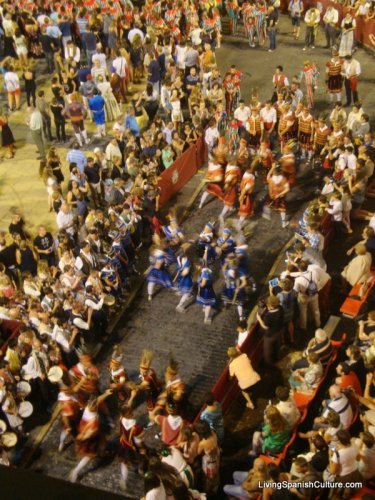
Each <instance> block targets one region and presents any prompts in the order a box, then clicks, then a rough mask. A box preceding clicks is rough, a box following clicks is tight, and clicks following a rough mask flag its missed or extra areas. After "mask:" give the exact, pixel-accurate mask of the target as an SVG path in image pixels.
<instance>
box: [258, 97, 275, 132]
mask: <svg viewBox="0 0 375 500" xmlns="http://www.w3.org/2000/svg"><path fill="white" fill-rule="evenodd" d="M259 116H260V119H261V120H262V123H263V136H267V137H269V136H270V135H271V134H272V132H273V130H274V128H275V125H276V122H277V112H276V109H275V108H274V107H273V106H272V103H271V101H266V105H265V106H264V107H263V108H262V109H261V110H260V113H259ZM267 137H263V140H265V139H267Z"/></svg>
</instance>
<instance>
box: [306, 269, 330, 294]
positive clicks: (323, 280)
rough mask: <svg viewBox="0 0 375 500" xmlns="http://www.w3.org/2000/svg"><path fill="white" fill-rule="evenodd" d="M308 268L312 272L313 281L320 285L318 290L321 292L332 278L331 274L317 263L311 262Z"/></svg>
mask: <svg viewBox="0 0 375 500" xmlns="http://www.w3.org/2000/svg"><path fill="white" fill-rule="evenodd" d="M307 269H308V271H310V272H311V274H312V278H313V281H314V283H316V286H317V287H318V292H320V290H322V289H323V288H324V287H325V286H326V284H327V283H328V281H329V280H330V279H331V276H330V275H329V274H328V273H327V272H326V271H325V270H324V269H322V268H321V267H319V266H317V265H316V264H310V265H309V266H308V267H307Z"/></svg>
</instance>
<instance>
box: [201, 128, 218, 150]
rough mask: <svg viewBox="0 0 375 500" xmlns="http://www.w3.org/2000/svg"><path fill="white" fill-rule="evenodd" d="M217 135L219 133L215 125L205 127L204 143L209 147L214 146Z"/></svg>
mask: <svg viewBox="0 0 375 500" xmlns="http://www.w3.org/2000/svg"><path fill="white" fill-rule="evenodd" d="M219 137H220V135H219V131H218V129H217V127H209V128H208V129H206V133H205V134H204V140H205V143H206V144H207V146H208V147H209V148H212V147H214V146H215V143H216V141H217V139H219Z"/></svg>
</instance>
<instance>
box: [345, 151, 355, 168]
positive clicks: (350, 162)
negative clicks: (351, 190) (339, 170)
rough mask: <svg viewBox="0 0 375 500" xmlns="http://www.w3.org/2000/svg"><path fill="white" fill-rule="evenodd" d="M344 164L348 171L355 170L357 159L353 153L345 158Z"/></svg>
mask: <svg viewBox="0 0 375 500" xmlns="http://www.w3.org/2000/svg"><path fill="white" fill-rule="evenodd" d="M346 164H347V166H348V169H349V170H353V171H355V170H356V169H357V157H356V155H355V154H354V153H350V154H348V155H347V156H346Z"/></svg>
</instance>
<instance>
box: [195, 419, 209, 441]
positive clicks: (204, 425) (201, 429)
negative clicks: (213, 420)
mask: <svg viewBox="0 0 375 500" xmlns="http://www.w3.org/2000/svg"><path fill="white" fill-rule="evenodd" d="M194 429H195V431H196V432H197V434H198V435H199V437H200V438H201V439H207V438H209V437H210V436H211V434H212V431H211V427H210V426H209V424H208V422H206V421H205V420H199V421H198V422H196V423H195V424H194Z"/></svg>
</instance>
